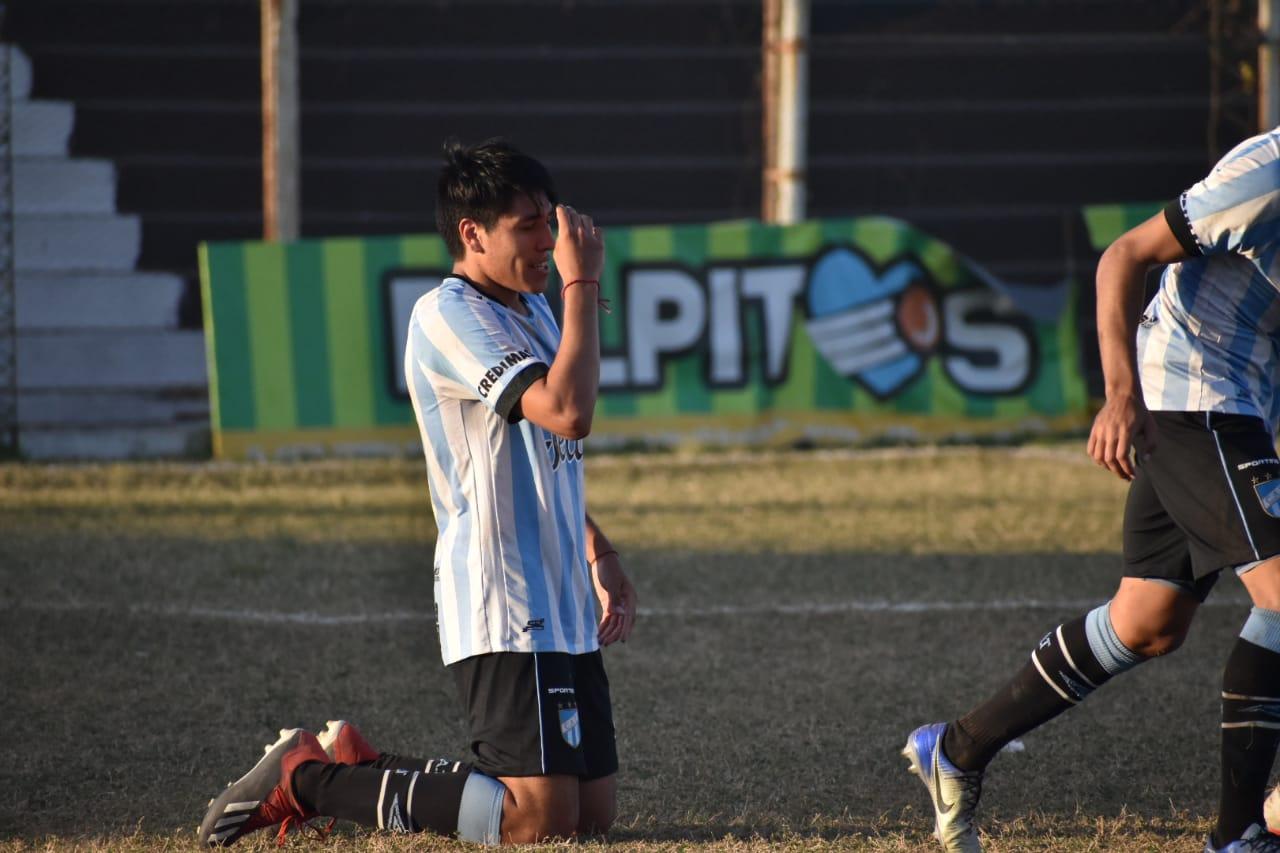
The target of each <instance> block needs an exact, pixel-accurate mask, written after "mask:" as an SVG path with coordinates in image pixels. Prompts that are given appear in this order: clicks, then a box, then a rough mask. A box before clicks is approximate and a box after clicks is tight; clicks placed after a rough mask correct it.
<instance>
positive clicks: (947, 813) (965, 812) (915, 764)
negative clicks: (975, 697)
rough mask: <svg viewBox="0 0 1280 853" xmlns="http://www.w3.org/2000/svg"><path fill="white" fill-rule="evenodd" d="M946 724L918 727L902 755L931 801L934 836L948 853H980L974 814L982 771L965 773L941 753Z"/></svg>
mask: <svg viewBox="0 0 1280 853" xmlns="http://www.w3.org/2000/svg"><path fill="white" fill-rule="evenodd" d="M946 731H947V724H946V723H932V724H931V725H927V726H921V727H920V728H918V729H916V730H915V731H914V732H912V733H911V736H910V737H908V738H907V745H906V746H904V747H903V748H902V755H903V756H904V757H905V758H906V759H907V761H909V762H911V766H910V767H909V768H908V769H909V770H910V771H911V772H912V773H914V774H916V775H917V776H919V777H920V781H921V782H924V786H925V787H926V788H928V789H929V799H930V800H932V801H933V815H934V825H933V837H934V838H936V839H938V841H939V842H940V843H941V844H942V848H943V849H944V850H946V851H948V853H982V844H980V843H979V842H978V830H977V827H975V826H974V821H973V818H974V812H976V811H977V809H978V797H979V796H981V795H982V771H981V770H976V771H971V772H966V771H964V770H961V769H960V768H958V767H956V766H955V765H953V764H952V763H951V762H950V761H948V760H947V757H946V756H945V755H943V754H942V736H943V734H944V733H946Z"/></svg>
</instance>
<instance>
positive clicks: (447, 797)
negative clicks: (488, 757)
mask: <svg viewBox="0 0 1280 853" xmlns="http://www.w3.org/2000/svg"><path fill="white" fill-rule="evenodd" d="M470 773H471V765H470V764H465V763H463V762H461V761H446V760H445V759H443V758H438V759H432V760H422V759H417V758H406V757H403V756H398V755H393V754H391V753H385V752H384V753H382V754H381V755H379V756H378V758H377V760H376V761H366V762H363V763H361V764H325V763H322V762H319V761H307V762H303V763H302V764H300V765H298V769H297V770H295V771H294V772H293V789H294V793H295V794H296V795H297V797H298V802H299V804H300V805H302V806H303V807H304V808H310V809H311V810H312V811H314V812H315V813H316V814H319V815H323V816H324V817H336V818H341V819H343V820H350V821H355V822H356V823H359V824H363V825H364V826H369V827H375V828H377V829H388V830H392V831H394V832H421V831H423V830H430V831H432V832H438V833H440V834H441V835H453V834H454V833H455V832H457V831H458V806H459V804H460V803H461V802H462V789H463V787H464V786H465V785H466V782H467V776H469V775H470Z"/></svg>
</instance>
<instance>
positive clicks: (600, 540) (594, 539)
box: [585, 512, 617, 562]
mask: <svg viewBox="0 0 1280 853" xmlns="http://www.w3.org/2000/svg"><path fill="white" fill-rule="evenodd" d="M585 515H586V519H585V524H586V530H587V542H586V544H587V561H588V562H595V558H596V557H597V556H598V555H600V554H603V553H605V552H606V551H615V550H617V549H615V548H614V547H613V543H612V542H610V541H609V537H608V536H605V535H604V531H603V530H601V529H600V525H598V524H596V522H595V519H593V518H592V517H591V513H589V512H588V513H586V514H585Z"/></svg>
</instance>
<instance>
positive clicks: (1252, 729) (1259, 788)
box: [1213, 617, 1280, 846]
mask: <svg viewBox="0 0 1280 853" xmlns="http://www.w3.org/2000/svg"><path fill="white" fill-rule="evenodd" d="M1250 618H1251V619H1252V618H1253V617H1250ZM1277 725H1280V654H1278V653H1277V652H1274V651H1272V650H1271V649H1267V648H1263V647H1262V646H1259V645H1255V644H1254V643H1251V642H1249V641H1248V640H1246V639H1244V638H1243V637H1242V638H1241V639H1239V640H1237V641H1236V644H1235V647H1234V648H1232V650H1231V656H1230V657H1229V658H1227V667H1226V669H1225V670H1224V671H1223V673H1222V801H1221V804H1220V805H1219V809H1218V826H1217V828H1216V830H1215V831H1214V833H1213V835H1214V838H1213V842H1214V846H1223V845H1225V844H1227V843H1228V842H1231V841H1234V840H1236V839H1237V838H1239V837H1240V836H1241V835H1242V834H1243V833H1244V831H1245V830H1246V829H1248V828H1249V824H1251V823H1256V824H1258V825H1259V826H1262V827H1264V828H1265V827H1266V821H1265V820H1264V819H1263V816H1262V803H1263V801H1264V800H1265V799H1266V797H1267V779H1268V778H1269V777H1270V775H1271V765H1272V763H1274V761H1275V757H1276V745H1277V743H1280V730H1277V729H1276V728H1274V727H1275V726H1277Z"/></svg>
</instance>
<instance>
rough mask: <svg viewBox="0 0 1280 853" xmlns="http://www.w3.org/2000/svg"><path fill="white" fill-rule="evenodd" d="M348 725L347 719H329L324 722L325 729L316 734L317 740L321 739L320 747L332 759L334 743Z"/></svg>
mask: <svg viewBox="0 0 1280 853" xmlns="http://www.w3.org/2000/svg"><path fill="white" fill-rule="evenodd" d="M346 725H347V721H346V720H329V721H328V722H326V723H325V724H324V731H322V732H320V733H318V734H317V735H316V740H318V741H320V748H321V749H323V750H324V754H325V755H327V756H329V758H330V759H332V758H333V752H332V750H333V744H334V742H335V741H337V739H338V735H339V734H340V733H341V732H342V729H343V728H344V727H345V726H346Z"/></svg>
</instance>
